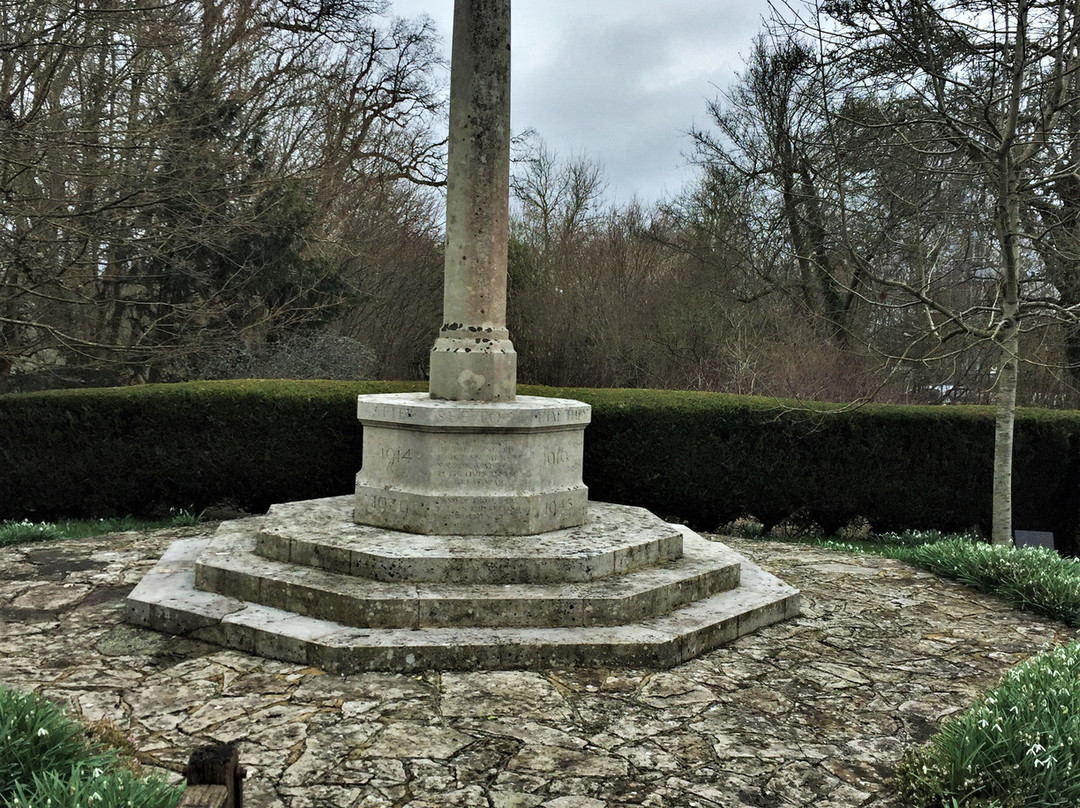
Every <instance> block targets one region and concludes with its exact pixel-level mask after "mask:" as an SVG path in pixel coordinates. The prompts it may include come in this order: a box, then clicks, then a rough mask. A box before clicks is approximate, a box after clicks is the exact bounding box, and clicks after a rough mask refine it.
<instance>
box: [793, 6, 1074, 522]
mask: <svg viewBox="0 0 1080 808" xmlns="http://www.w3.org/2000/svg"><path fill="white" fill-rule="evenodd" d="M823 10H824V11H825V12H826V13H827V15H828V17H827V18H823V17H816V16H811V17H809V18H807V19H802V18H800V19H798V20H796V21H795V22H794V23H793V26H794V28H796V29H797V30H798V31H799V32H800V33H801V34H802V35H804V36H808V37H812V38H814V39H815V40H816V41H817V42H819V43H820V47H821V52H822V53H823V66H824V67H825V69H828V70H837V69H839V70H840V72H841V73H842V74H843V75H846V76H848V77H850V78H849V83H848V84H847V86H846V87H845V91H846V93H847V94H848V95H849V96H851V97H857V98H858V99H859V102H860V108H861V109H862V110H863V112H864V114H863V115H862V116H861V118H860V119H850V120H851V123H853V124H855V125H858V126H861V127H863V128H865V129H866V130H867V131H869V132H873V133H878V134H879V135H880V136H879V137H877V138H876V142H877V143H878V144H880V145H881V146H882V150H879V152H878V153H879V154H881V155H886V154H889V155H890V156H891V158H892V159H893V160H896V161H898V165H903V166H917V167H918V168H917V170H919V171H923V172H929V173H930V174H932V175H937V176H939V177H940V178H941V179H942V181H944V182H955V181H956V180H957V179H958V178H959V179H960V180H961V181H962V182H964V183H966V184H967V185H968V186H969V187H970V188H971V189H972V191H973V196H974V197H975V198H976V200H982V201H983V202H984V204H985V212H984V218H985V220H986V222H988V223H991V224H992V227H993V231H992V236H991V243H990V244H988V245H987V246H986V248H985V249H984V251H983V253H984V255H986V256H987V259H988V260H987V261H986V267H985V268H986V270H987V271H988V272H991V273H992V283H991V284H990V286H991V292H992V294H991V295H990V296H988V297H987V298H985V299H974V300H973V299H971V298H970V297H964V298H961V299H958V300H950V299H949V297H948V296H947V295H944V294H940V293H938V292H937V291H936V290H935V287H934V285H933V283H932V280H931V279H932V276H933V274H934V273H933V271H932V269H933V265H934V264H935V260H934V256H933V254H932V252H925V253H924V263H925V265H926V269H925V271H923V272H922V273H920V274H917V275H916V276H915V277H914V278H913V277H911V276H910V275H908V276H907V277H903V276H897V275H896V274H891V273H889V272H885V271H881V269H879V268H878V267H875V266H874V265H873V264H872V263H870V262H865V263H864V265H863V271H864V272H865V275H866V277H867V278H868V279H870V280H872V281H873V282H874V284H875V285H876V286H877V287H878V288H882V289H886V290H892V291H894V292H899V293H902V294H903V295H904V296H906V297H907V299H908V300H909V301H911V302H913V303H914V304H915V308H916V309H917V310H918V311H921V312H922V316H923V317H924V318H925V322H926V324H927V325H928V327H929V333H930V334H932V335H933V336H934V337H935V338H937V339H939V341H942V342H944V341H947V340H949V339H952V338H955V337H956V336H957V335H961V336H962V337H963V338H964V339H965V340H967V341H970V342H975V343H979V342H989V343H992V344H993V345H995V346H996V348H997V356H996V359H995V367H994V374H995V383H996V398H997V419H996V436H995V452H994V456H995V462H994V468H995V471H994V514H993V536H992V538H993V541H994V542H996V543H1011V542H1012V476H1011V474H1012V444H1013V424H1014V415H1015V407H1016V394H1017V379H1018V376H1019V363H1020V358H1021V354H1020V351H1021V333H1022V332H1025V331H1030V330H1031V329H1033V328H1036V327H1038V326H1040V325H1042V324H1044V323H1045V322H1046V321H1047V320H1049V319H1054V318H1057V319H1064V320H1066V321H1071V320H1074V319H1075V316H1076V309H1075V307H1073V306H1070V305H1068V304H1063V303H1062V301H1060V300H1059V299H1057V298H1056V297H1055V296H1054V295H1053V294H1052V288H1051V287H1050V285H1049V284H1048V282H1047V279H1046V278H1045V277H1043V276H1042V275H1041V274H1040V272H1039V269H1040V268H1039V266H1038V263H1037V261H1036V260H1035V257H1036V255H1037V252H1036V250H1035V247H1034V245H1033V244H1032V241H1031V237H1030V233H1029V232H1028V231H1027V230H1026V229H1025V227H1024V222H1025V217H1024V210H1025V203H1026V202H1027V201H1029V200H1030V199H1031V198H1032V197H1037V196H1038V195H1039V193H1040V192H1041V189H1043V188H1045V187H1046V185H1047V183H1048V182H1052V181H1054V179H1055V177H1056V175H1057V174H1059V173H1060V171H1061V168H1060V164H1055V161H1053V160H1048V159H1047V157H1048V156H1049V155H1050V144H1051V143H1053V142H1054V141H1055V138H1056V137H1057V133H1058V129H1059V127H1060V126H1061V125H1062V122H1063V120H1064V118H1065V115H1066V112H1067V111H1068V110H1070V109H1073V108H1075V96H1074V95H1073V89H1074V88H1075V86H1076V84H1075V81H1074V77H1075V74H1076V71H1077V67H1078V64H1080V63H1078V61H1077V58H1078V55H1077V54H1078V45H1080V15H1078V13H1077V8H1076V7H1075V5H1074V3H1072V2H1068V0H1006V2H996V0H995V2H989V0H986V1H985V2H984V1H983V0H978V1H977V2H970V0H835V1H834V2H828V3H826V4H824V6H823ZM1072 170H1075V166H1072ZM897 193H899V194H901V195H902V194H903V190H902V189H900V190H898V191H897ZM921 245H922V247H923V248H926V247H927V246H928V245H927V242H925V241H923V242H921Z"/></svg>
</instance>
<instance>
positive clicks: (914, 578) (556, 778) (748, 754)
mask: <svg viewBox="0 0 1080 808" xmlns="http://www.w3.org/2000/svg"><path fill="white" fill-rule="evenodd" d="M210 529H212V528H211V527H210V526H203V527H196V528H184V529H180V530H168V531H159V532H156V533H122V534H117V535H114V536H109V537H102V538H97V539H93V540H82V541H65V542H52V543H47V544H38V545H24V546H20V547H12V548H6V549H2V548H0V682H2V683H4V684H6V685H9V686H13V687H17V688H21V689H24V690H36V691H39V692H41V693H43V694H45V695H46V696H48V697H49V698H52V699H55V700H57V701H60V702H64V703H69V704H71V705H72V706H73V710H74V711H75V712H77V713H79V714H81V715H83V716H84V717H85V718H87V719H89V720H97V719H99V718H100V717H102V716H109V717H111V718H112V719H113V720H115V721H116V722H117V723H118V724H119V725H120V726H121V727H123V728H124V729H125V730H126V731H128V732H130V734H131V736H132V737H133V738H134V740H135V741H136V743H138V745H139V746H140V747H141V748H142V749H143V750H145V753H146V756H147V758H148V759H149V760H150V761H151V762H153V763H156V764H157V765H159V766H161V767H162V768H164V769H168V770H171V771H174V772H175V771H177V770H178V769H179V768H180V767H181V766H182V765H183V763H184V761H185V760H186V758H187V755H188V754H189V752H190V751H191V750H192V749H193V748H195V747H197V746H199V745H200V744H202V743H206V742H209V741H211V740H219V741H233V740H236V741H238V742H239V743H240V749H241V757H242V760H243V761H244V762H245V763H246V764H248V767H249V770H250V772H251V775H250V777H249V780H248V783H247V787H246V789H245V804H246V805H248V806H250V808H284V806H288V808H314V807H315V806H320V807H321V806H327V808H329V807H330V806H333V807H334V808H349V807H350V806H363V807H364V808H374V806H408V807H409V808H421V807H424V808H434V806H444V807H445V806H469V807H472V806H483V807H484V808H511V806H545V808H602V807H603V806H623V805H626V806H630V805H641V806H723V808H739V806H770V807H771V806H777V807H778V808H779V807H786V806H818V808H840V806H844V807H845V808H847V807H848V806H879V807H882V808H883V806H886V805H889V804H890V795H889V782H888V778H889V777H890V776H891V774H892V772H893V770H894V767H895V765H896V764H897V762H898V761H899V760H900V757H901V755H902V752H903V749H904V748H905V747H906V746H908V745H909V744H910V743H912V742H916V741H921V740H924V739H925V738H927V737H928V736H929V735H930V733H931V732H932V731H933V729H934V727H935V726H936V725H937V724H938V722H939V721H940V720H941V719H942V718H943V717H946V716H948V715H950V714H952V713H954V712H956V711H958V710H960V709H962V708H963V707H964V706H965V705H967V704H969V703H970V702H971V701H972V699H973V698H975V697H976V696H977V695H978V694H979V693H980V692H983V691H985V690H986V689H987V688H989V687H991V686H993V685H994V684H995V682H996V681H997V680H998V678H999V677H1000V676H1001V674H1002V673H1003V672H1004V671H1005V670H1006V669H1008V668H1009V667H1011V666H1012V665H1014V664H1015V663H1017V662H1019V661H1020V660H1022V659H1024V658H1026V657H1028V656H1030V655H1031V654H1032V653H1035V652H1036V651H1038V650H1039V649H1040V648H1041V647H1042V646H1044V645H1045V644H1047V643H1057V642H1062V641H1065V640H1067V639H1070V638H1071V637H1072V636H1073V632H1072V631H1071V630H1069V629H1068V628H1066V627H1065V626H1063V625H1062V624H1060V623H1055V622H1053V621H1050V620H1046V619H1043V618H1040V617H1035V616H1032V615H1030V614H1025V613H1022V612H1018V611H1015V610H1012V609H1010V608H1008V607H1006V606H1005V605H1003V604H1002V603H1000V602H999V601H997V600H995V599H993V598H989V597H985V596H982V595H979V594H976V593H974V592H972V591H970V590H968V589H966V588H965V587H962V586H960V585H958V584H954V583H950V582H945V581H941V580H939V579H937V578H935V577H934V576H932V575H929V574H927V573H923V572H920V571H916V570H913V569H911V568H909V567H907V566H906V565H904V564H900V563H897V562H893V561H887V560H882V559H877V558H870V557H866V558H861V557H857V556H849V555H845V554H839V553H833V552H829V551H825V550H819V549H811V548H806V547H800V546H795V545H785V544H778V543H766V542H742V541H737V540H725V541H727V542H728V543H729V544H731V545H732V546H733V547H734V548H735V549H737V550H738V551H739V552H742V553H744V554H746V555H748V556H750V557H751V558H753V559H754V560H755V561H757V562H758V563H759V564H761V565H762V566H764V567H765V568H766V569H768V570H769V571H771V572H773V573H775V574H777V575H779V576H780V577H781V578H783V579H784V580H786V581H787V582H789V583H791V584H793V585H795V586H798V587H799V588H800V589H802V591H803V598H804V602H803V616H802V617H801V618H799V619H797V620H794V621H791V622H788V623H785V624H781V625H778V626H772V627H769V628H766V629H764V630H762V631H760V632H758V633H757V634H755V635H753V636H750V637H745V638H743V639H741V640H738V641H737V642H736V643H734V644H733V645H731V646H728V647H726V648H724V649H721V650H719V651H715V652H713V653H711V654H708V655H707V656H705V657H702V658H700V659H698V660H696V661H694V662H690V663H687V664H685V665H681V666H679V667H677V668H675V669H673V670H670V671H659V672H650V671H644V670H576V671H564V670H553V671H545V672H541V673H532V672H528V673H518V672H497V673H453V674H451V673H443V674H440V673H429V674H425V675H421V676H409V675H394V674H363V675H359V676H350V677H344V678H343V677H338V676H332V675H327V674H325V673H323V672H322V671H319V670H315V669H304V668H301V667H298V666H295V665H289V664H285V663H280V662H274V661H268V660H262V659H259V658H257V657H251V656H247V655H244V654H241V653H236V652H232V651H223V650H221V649H219V648H216V647H214V646H209V645H206V644H203V643H196V642H191V641H186V640H182V639H177V638H174V637H166V636H163V635H159V634H155V633H154V632H151V631H147V630H144V629H137V628H134V627H130V626H128V625H126V624H124V623H123V622H122V615H123V598H124V596H125V595H126V594H127V592H129V591H130V589H131V588H132V587H133V586H134V584H135V583H136V582H137V581H138V580H139V578H140V577H141V576H142V574H143V573H144V572H145V571H146V570H147V569H149V567H150V566H152V564H153V562H154V561H155V560H156V559H157V557H158V556H159V555H160V554H161V552H162V551H163V550H164V548H165V547H166V546H167V545H168V543H169V542H170V541H172V540H173V539H175V538H178V537H185V536H196V535H202V534H203V533H205V532H207V531H208V530H210ZM173 776H175V775H173Z"/></svg>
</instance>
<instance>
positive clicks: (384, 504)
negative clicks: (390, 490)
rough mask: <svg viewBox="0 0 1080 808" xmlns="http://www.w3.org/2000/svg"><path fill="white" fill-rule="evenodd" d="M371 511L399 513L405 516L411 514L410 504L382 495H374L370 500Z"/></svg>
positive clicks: (369, 508) (369, 507) (368, 503)
mask: <svg viewBox="0 0 1080 808" xmlns="http://www.w3.org/2000/svg"><path fill="white" fill-rule="evenodd" d="M367 506H368V510H369V511H374V512H375V513H399V514H401V515H403V516H404V515H405V514H407V513H408V512H409V503H408V502H406V501H405V500H403V499H398V498H397V497H387V496H382V495H381V494H373V495H372V496H371V497H369V498H368V501H367Z"/></svg>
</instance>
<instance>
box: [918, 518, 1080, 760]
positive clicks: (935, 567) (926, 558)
mask: <svg viewBox="0 0 1080 808" xmlns="http://www.w3.org/2000/svg"><path fill="white" fill-rule="evenodd" d="M899 557H900V558H902V559H903V560H905V561H907V562H909V563H911V564H915V565H916V566H919V567H922V568H923V569H927V570H930V571H931V572H934V573H937V574H938V575H941V576H944V577H946V578H952V579H954V580H957V581H962V582H963V583H965V584H967V585H968V586H972V587H975V588H976V589H979V590H981V591H983V592H989V593H991V594H994V595H997V596H999V597H1002V598H1005V599H1006V600H1008V601H1009V602H1010V603H1012V604H1013V605H1014V606H1018V607H1019V608H1021V609H1027V610H1029V611H1033V612H1039V613H1040V614H1045V615H1048V616H1049V617H1053V618H1055V619H1057V620H1062V621H1064V622H1066V623H1068V624H1069V625H1070V626H1080V561H1077V560H1076V559H1071V558H1062V557H1061V556H1059V555H1058V554H1057V553H1056V552H1054V551H1053V550H1050V549H1048V548H1045V547H1025V548H1022V549H1018V548H1015V547H1010V546H1000V545H991V544H982V543H973V542H970V541H964V540H957V539H952V540H948V541H942V542H938V543H936V544H929V545H925V546H923V547H914V548H910V549H908V550H906V551H905V552H904V553H903V554H901V555H900V556H899ZM1078 740H1080V739H1078Z"/></svg>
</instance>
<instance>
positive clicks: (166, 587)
mask: <svg viewBox="0 0 1080 808" xmlns="http://www.w3.org/2000/svg"><path fill="white" fill-rule="evenodd" d="M350 504H351V498H349V497H339V498H334V499H330V500H317V501H314V502H311V503H289V504H288V505H286V506H281V507H278V508H277V510H276V511H272V512H271V514H270V515H268V516H267V517H256V518H252V519H243V520H236V521H233V522H226V523H223V524H222V525H221V526H220V528H219V529H218V532H217V534H215V536H214V537H213V538H212V539H198V540H185V541H180V542H176V543H175V544H173V545H172V546H171V547H170V548H169V550H168V551H167V552H166V553H165V555H164V556H162V558H161V560H160V562H159V563H158V565H157V566H156V567H155V568H154V569H153V570H151V571H150V573H148V574H147V575H146V576H145V578H144V579H143V580H142V581H141V582H140V584H139V585H138V586H137V587H136V589H135V591H134V592H132V594H131V595H130V596H129V598H128V603H127V608H128V618H129V620H131V621H132V622H134V623H137V624H139V625H143V626H146V627H149V628H153V629H156V630H159V631H165V632H169V633H174V634H183V635H188V636H191V637H194V638H196V639H200V640H205V641H208V642H214V643H218V644H220V645H224V646H227V647H230V648H235V649H238V650H242V651H247V652H251V653H257V654H261V655H263V656H268V657H273V658H277V659H284V660H287V661H291V662H297V663H300V664H306V665H315V666H319V667H322V668H324V669H327V670H330V671H334V672H339V673H349V672H356V671H367V670H398V671H407V670H419V669H449V670H471V669H518V668H533V669H535V668H549V667H567V666H612V665H626V666H647V667H670V666H671V665H675V664H677V663H679V662H682V661H685V660H687V659H691V658H693V657H695V656H697V655H699V654H701V653H703V652H705V651H708V650H711V649H713V648H716V647H717V646H719V645H722V644H724V643H726V642H729V641H731V640H733V639H735V638H736V637H738V636H741V635H742V634H746V633H748V632H750V631H753V630H755V629H757V628H759V627H760V626H763V625H767V624H769V623H773V622H776V621H779V620H784V619H786V618H789V617H792V616H794V615H796V614H798V611H799V595H798V592H797V591H796V590H795V589H793V588H792V587H789V586H787V585H786V584H784V583H783V582H781V581H779V580H778V579H777V578H775V577H773V576H771V575H769V574H768V573H766V572H764V571H763V570H761V569H760V568H759V567H757V566H755V565H754V564H752V563H751V562H749V561H748V560H747V559H745V558H743V557H742V556H740V555H738V554H737V553H734V552H733V551H731V550H730V549H729V548H727V547H726V546H725V545H723V544H720V543H719V542H711V541H707V540H705V539H703V538H701V537H700V536H698V535H697V534H695V533H693V532H692V531H690V530H689V529H688V528H685V527H682V526H679V525H668V524H666V523H663V522H662V521H661V520H658V519H656V517H654V516H652V515H651V514H648V512H646V511H642V510H641V509H635V508H623V507H622V506H610V505H603V504H602V503H592V504H590V513H591V514H592V519H591V520H590V523H589V524H587V525H583V526H581V527H580V528H577V529H575V530H578V531H583V534H582V535H579V536H578V537H577V538H578V539H581V540H582V543H581V544H579V545H577V546H576V547H577V552H578V554H577V555H574V552H575V551H574V547H575V545H574V537H572V536H567V535H564V536H562V537H556V536H552V535H551V534H542V535H541V536H535V537H527V538H531V539H532V540H533V544H534V545H536V547H535V551H534V552H530V548H529V547H528V546H527V545H528V542H525V543H518V544H517V545H515V543H514V542H513V541H508V542H498V543H497V545H498V550H499V552H501V555H499V556H498V557H497V558H494V559H493V558H492V555H491V554H490V553H491V552H493V549H492V546H487V547H485V545H484V541H491V539H490V538H487V539H484V540H483V541H481V540H480V539H481V538H482V537H437V541H435V542H434V543H432V542H430V541H428V540H430V539H431V538H432V537H411V538H412V539H415V540H416V541H415V542H413V543H412V544H410V537H409V534H395V535H391V534H392V531H391V532H387V531H382V533H383V539H384V540H385V546H384V547H383V548H382V549H380V550H379V551H378V552H373V551H374V548H373V546H372V545H371V544H369V542H368V540H370V538H371V537H370V536H365V537H364V538H365V540H364V541H361V542H358V543H357V542H353V541H347V542H343V541H341V540H340V539H341V536H340V532H339V531H344V530H345V528H344V527H343V526H340V525H338V524H337V523H338V521H339V519H340V520H343V521H346V522H349V517H350V513H349V506H350ZM290 511H292V514H291V516H290V515H289V514H290ZM628 523H631V524H636V525H637V526H638V527H640V526H642V525H644V527H643V528H642V529H641V530H640V533H637V534H633V531H631V534H633V535H631V534H627V533H625V530H626V527H627V524H628ZM290 524H291V525H292V527H290ZM349 524H350V525H351V522H349ZM320 525H321V526H320ZM351 527H352V529H353V530H358V531H361V532H363V531H366V530H367V528H363V527H357V526H356V525H351ZM635 529H636V528H635ZM620 530H622V531H623V535H622V536H621V537H620V536H619V535H618V534H619V533H620ZM320 532H323V533H324V535H323V537H322V538H320ZM563 532H564V531H556V533H563ZM601 534H605V535H606V536H607V543H606V544H604V543H603V542H600V543H599V545H600V546H599V547H598V546H596V545H597V542H596V541H595V538H596V536H598V535H601ZM472 539H476V540H477V541H476V542H473V541H471V540H472ZM567 542H569V543H568V544H567ZM260 543H261V544H263V545H264V546H265V547H273V548H276V549H275V550H274V551H275V552H277V553H278V554H279V555H280V554H281V553H282V548H283V547H288V548H290V549H289V552H290V553H292V552H293V549H295V548H296V547H300V548H301V549H300V550H299V555H300V556H301V557H304V558H305V560H307V561H311V560H312V559H313V557H314V556H316V555H318V556H319V558H320V560H321V561H323V562H326V563H324V564H322V565H312V564H308V563H297V562H296V560H295V559H293V560H289V561H286V560H280V559H278V558H266V557H264V555H260V554H259V553H258V552H256V550H257V548H258V547H259V545H260ZM410 546H411V547H412V550H409V549H407V548H409V547H410ZM312 548H320V549H319V551H318V552H317V553H314V552H309V551H311V550H312ZM556 548H561V550H559V549H556ZM675 548H678V549H679V550H681V557H680V556H679V554H676V557H675V558H671V557H666V556H670V555H671V553H672V552H673V551H674V549H675ZM413 550H415V551H416V552H417V558H418V559H423V560H424V563H420V562H419V561H416V563H414V564H412V565H409V564H406V565H404V566H401V565H398V564H397V563H396V562H397V561H399V560H400V558H401V557H402V556H400V555H397V554H399V553H400V554H405V555H406V556H407V554H408V553H410V552H412V551H413ZM346 551H347V552H346ZM305 554H306V555H305ZM372 556H374V557H379V558H381V559H382V560H383V561H386V559H389V562H387V564H388V565H387V566H382V567H380V569H382V570H383V572H385V573H386V577H389V578H390V580H375V579H373V578H370V577H358V576H356V575H353V574H352V573H351V571H353V570H356V569H358V563H357V562H356V560H357V559H358V558H359V559H361V560H362V563H361V564H359V565H362V564H368V563H370V558H371V557H372ZM661 556H665V557H664V558H663V559H662V560H661ZM552 558H556V559H558V560H559V563H558V564H556V565H555V566H554V567H553V566H552V565H550V564H549V563H548V561H550V560H551V559H552ZM642 559H645V560H644V561H642ZM414 560H415V559H414ZM639 562H640V563H639ZM380 563H381V562H380ZM483 563H486V564H487V567H488V568H489V572H488V573H487V574H489V575H492V576H494V577H495V578H505V577H507V576H509V577H510V578H512V579H518V580H519V582H514V583H495V584H491V583H478V582H475V580H474V579H475V578H476V577H477V576H478V575H481V573H479V572H478V570H479V569H481V568H482V567H481V566H477V565H482V564H483ZM327 564H336V565H337V566H338V569H332V568H329V567H328V566H327ZM560 565H561V566H560ZM616 567H620V569H618V570H616ZM440 568H441V569H442V571H443V572H447V571H453V572H454V574H458V575H460V576H462V577H463V579H464V580H465V581H466V582H465V583H461V582H450V583H436V582H433V581H420V582H417V581H408V580H396V579H395V578H401V576H403V575H405V574H406V573H403V572H402V570H404V569H412V570H413V571H414V572H415V571H417V570H420V571H421V572H422V574H425V575H436V574H438V573H437V572H436V570H437V569H440ZM538 569H543V570H545V572H544V573H543V575H547V576H551V575H555V573H553V572H552V570H553V569H561V570H562V572H567V571H569V574H570V575H571V576H573V575H577V576H579V577H577V578H571V579H566V578H563V579H562V580H561V581H558V582H534V581H533V580H532V578H531V576H535V575H537V574H538V573H537V570H538ZM598 570H606V571H607V572H606V573H604V574H601V573H600V572H598ZM559 574H562V573H559ZM580 576H584V577H580ZM521 579H524V582H520V580H521Z"/></svg>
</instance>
